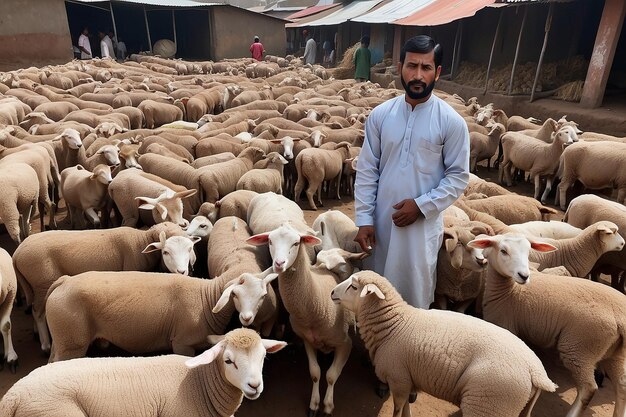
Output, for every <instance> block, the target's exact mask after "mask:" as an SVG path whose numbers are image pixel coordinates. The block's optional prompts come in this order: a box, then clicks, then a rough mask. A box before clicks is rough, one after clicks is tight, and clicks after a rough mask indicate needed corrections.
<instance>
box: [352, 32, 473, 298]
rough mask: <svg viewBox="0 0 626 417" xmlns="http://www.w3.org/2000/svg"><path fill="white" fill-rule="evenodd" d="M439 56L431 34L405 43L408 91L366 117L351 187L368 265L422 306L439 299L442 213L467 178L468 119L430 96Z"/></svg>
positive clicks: (402, 70) (402, 68)
mask: <svg viewBox="0 0 626 417" xmlns="http://www.w3.org/2000/svg"><path fill="white" fill-rule="evenodd" d="M442 60H443V50H442V48H441V45H439V44H436V43H435V41H434V40H433V39H432V38H431V37H429V36H425V35H420V36H416V37H414V38H411V39H409V40H408V41H407V42H406V43H405V44H404V47H403V48H402V50H401V52H400V62H399V63H398V73H399V74H400V80H401V81H402V86H403V87H404V90H405V94H403V95H401V96H398V97H396V98H393V99H391V100H387V101H386V102H384V103H382V104H380V105H379V106H376V108H375V109H374V110H372V112H371V113H370V115H369V117H368V118H367V122H366V124H365V141H364V143H363V149H362V150H361V154H360V156H359V162H358V164H357V171H356V183H355V187H354V201H355V203H354V205H355V212H356V213H355V214H356V225H357V226H358V227H359V231H358V233H357V235H356V237H355V238H354V240H355V242H357V243H359V245H360V246H361V248H362V249H363V250H364V251H366V252H371V251H372V250H373V253H372V256H371V257H369V258H368V259H366V262H365V263H364V266H365V267H366V269H374V270H375V271H376V272H377V273H379V274H381V275H383V276H385V277H386V278H388V279H389V281H390V282H391V283H392V284H393V286H394V287H395V288H396V289H397V290H398V292H400V294H401V295H402V298H404V299H405V300H406V302H407V303H409V304H410V305H412V306H414V307H419V308H428V307H429V306H430V304H431V303H432V301H433V298H434V293H435V282H436V269H437V254H438V252H439V248H440V247H441V243H442V241H443V220H442V216H443V215H442V212H443V211H444V210H445V209H446V208H447V207H449V206H450V205H452V203H454V201H456V199H457V198H459V196H460V195H461V194H463V191H464V190H465V187H467V183H468V181H469V132H468V129H467V124H466V123H465V121H464V120H463V118H462V117H461V116H459V114H458V113H457V112H456V111H454V109H452V107H450V106H449V105H448V104H447V103H446V102H445V101H443V100H441V99H440V98H438V97H437V96H435V95H434V94H433V89H434V88H435V83H436V81H437V80H438V79H439V75H440V74H441V62H442ZM370 260H372V261H370ZM372 263H373V265H372Z"/></svg>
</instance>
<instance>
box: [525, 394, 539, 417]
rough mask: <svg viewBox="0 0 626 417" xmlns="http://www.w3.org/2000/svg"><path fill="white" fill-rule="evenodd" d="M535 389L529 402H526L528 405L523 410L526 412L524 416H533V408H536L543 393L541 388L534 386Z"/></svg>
mask: <svg viewBox="0 0 626 417" xmlns="http://www.w3.org/2000/svg"><path fill="white" fill-rule="evenodd" d="M533 390H534V393H533V394H532V397H530V401H529V402H528V404H526V407H525V408H524V410H523V411H522V413H524V411H525V413H524V414H523V415H522V417H532V412H533V408H535V404H536V403H537V400H538V399H539V395H541V390H540V389H537V388H533Z"/></svg>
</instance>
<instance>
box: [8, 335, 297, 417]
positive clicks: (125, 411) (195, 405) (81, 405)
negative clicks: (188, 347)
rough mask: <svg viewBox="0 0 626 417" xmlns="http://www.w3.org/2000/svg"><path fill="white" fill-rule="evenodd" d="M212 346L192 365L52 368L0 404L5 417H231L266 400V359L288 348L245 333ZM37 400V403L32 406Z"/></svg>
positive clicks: (106, 362)
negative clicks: (246, 404) (155, 416)
mask: <svg viewBox="0 0 626 417" xmlns="http://www.w3.org/2000/svg"><path fill="white" fill-rule="evenodd" d="M211 341H212V342H213V343H217V344H216V345H215V346H213V347H212V348H211V349H209V350H207V351H205V352H203V353H201V354H200V355H199V356H196V357H194V358H191V359H189V358H186V357H182V356H179V355H166V356H157V357H151V358H115V359H111V358H84V359H76V360H73V361H67V362H61V363H53V364H48V365H46V366H44V367H41V368H39V369H37V370H35V371H33V372H32V373H31V374H29V375H28V376H26V377H24V378H23V379H22V380H20V381H18V382H17V383H16V384H15V385H14V386H13V387H11V389H10V390H9V392H7V394H6V395H5V396H4V398H3V399H2V401H1V402H0V414H2V415H11V416H34V415H41V414H46V415H50V416H52V417H54V416H58V417H60V416H69V415H76V414H81V413H82V414H87V413H88V414H89V415H90V416H94V417H96V416H126V415H129V414H133V415H145V414H150V413H152V412H154V410H159V415H161V416H163V417H173V416H179V415H185V416H189V417H196V416H197V417H200V416H205V417H206V416H210V417H228V416H232V415H233V414H234V413H235V412H236V411H237V409H238V408H239V405H240V404H241V402H242V399H243V395H245V397H246V398H248V399H251V400H254V399H257V398H258V397H259V396H260V395H261V392H262V391H263V376H262V370H263V362H264V358H265V353H266V352H269V353H273V352H277V351H279V350H280V349H282V348H283V347H284V346H285V345H286V343H285V342H279V341H274V340H266V339H261V338H260V337H259V336H258V335H257V334H256V333H254V332H253V331H252V330H248V329H237V330H233V331H231V332H229V333H228V334H227V335H226V336H224V337H222V338H212V339H211ZM196 367H199V368H198V369H193V368H196ZM189 368H192V369H189ZM148 380H149V381H150V383H149V384H146V381H148ZM94 382H95V383H94ZM242 393H243V395H242ZM33 395H37V397H38V399H39V400H38V401H36V402H33V401H28V400H27V399H28V398H32V396H33ZM95 398H97V399H98V401H94V399H95ZM132 399H134V400H132ZM192 399H195V400H192ZM198 399H202V400H198Z"/></svg>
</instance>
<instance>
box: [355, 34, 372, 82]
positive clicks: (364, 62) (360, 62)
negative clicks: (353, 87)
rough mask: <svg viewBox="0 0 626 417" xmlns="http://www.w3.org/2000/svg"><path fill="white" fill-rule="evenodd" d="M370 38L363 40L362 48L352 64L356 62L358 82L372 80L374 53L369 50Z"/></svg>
mask: <svg viewBox="0 0 626 417" xmlns="http://www.w3.org/2000/svg"><path fill="white" fill-rule="evenodd" d="M369 46H370V37H369V36H363V37H362V38H361V47H360V48H359V49H357V50H356V51H355V52H354V56H353V57H352V62H354V79H355V80H357V81H358V82H365V81H367V80H369V79H370V68H371V66H372V53H371V52H370V50H369Z"/></svg>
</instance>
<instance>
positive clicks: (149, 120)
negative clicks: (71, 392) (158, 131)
mask: <svg viewBox="0 0 626 417" xmlns="http://www.w3.org/2000/svg"><path fill="white" fill-rule="evenodd" d="M137 108H139V110H141V111H142V112H143V115H144V118H145V121H146V127H147V128H148V129H154V128H155V127H158V126H161V125H164V124H166V123H172V122H174V121H176V120H183V116H184V115H185V106H184V105H183V104H182V103H181V102H180V100H178V101H174V104H168V103H159V102H157V101H154V100H144V101H142V102H141V103H139V105H138V106H137Z"/></svg>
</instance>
